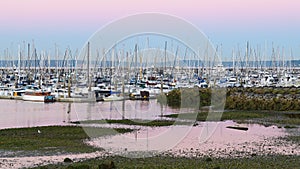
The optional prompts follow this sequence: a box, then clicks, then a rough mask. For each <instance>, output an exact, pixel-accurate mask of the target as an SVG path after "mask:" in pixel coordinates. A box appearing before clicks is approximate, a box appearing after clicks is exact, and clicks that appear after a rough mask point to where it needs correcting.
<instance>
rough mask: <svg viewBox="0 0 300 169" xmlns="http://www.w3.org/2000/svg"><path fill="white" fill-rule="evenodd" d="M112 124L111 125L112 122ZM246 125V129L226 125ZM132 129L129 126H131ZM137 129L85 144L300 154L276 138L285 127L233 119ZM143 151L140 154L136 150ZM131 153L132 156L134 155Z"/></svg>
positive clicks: (194, 152)
mask: <svg viewBox="0 0 300 169" xmlns="http://www.w3.org/2000/svg"><path fill="white" fill-rule="evenodd" d="M112 126H113V125H112ZM228 126H240V127H247V128H248V130H247V131H245V130H237V129H231V128H227V127H228ZM131 128H132V127H131ZM136 129H138V130H136V131H134V132H131V133H127V134H119V135H115V136H109V137H104V138H96V139H92V140H91V141H88V142H87V143H88V144H90V145H93V146H96V147H103V148H105V149H106V150H107V151H109V152H112V153H115V154H118V155H125V156H127V155H128V156H134V157H139V156H140V155H142V156H149V155H152V154H153V153H154V154H156V153H163V154H169V155H174V156H189V157H191V156H193V157H195V156H197V157H201V156H215V157H244V156H254V155H262V154H293V155H295V154H296V155H300V149H299V146H297V145H293V144H290V143H289V144H286V143H285V141H284V140H282V139H278V138H279V137H282V136H285V135H286V132H285V129H282V128H278V127H276V126H269V127H265V126H262V125H258V124H237V123H235V122H233V121H225V122H201V123H199V125H198V126H182V125H178V126H169V127H138V126H136ZM137 152H142V153H137ZM133 154H134V155H133Z"/></svg>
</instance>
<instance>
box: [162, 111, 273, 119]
mask: <svg viewBox="0 0 300 169" xmlns="http://www.w3.org/2000/svg"><path fill="white" fill-rule="evenodd" d="M271 115H272V114H271V113H269V112H246V111H243V112H238V111H234V112H226V111H225V112H211V116H212V118H211V119H216V120H217V121H219V120H221V121H224V120H238V121H242V120H251V119H260V118H265V117H270V116H271ZM178 116H179V114H170V115H165V116H164V117H169V118H177V117H178ZM195 116H197V118H196V120H197V121H210V119H207V116H208V112H199V113H182V114H180V116H179V117H180V118H182V119H190V120H193V117H195ZM214 116H215V117H216V118H214ZM219 116H221V119H217V117H219Z"/></svg>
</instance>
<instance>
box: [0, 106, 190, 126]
mask: <svg viewBox="0 0 300 169" xmlns="http://www.w3.org/2000/svg"><path fill="white" fill-rule="evenodd" d="M0 107H1V109H0V117H1V118H0V129H3V128H16V127H34V126H45V125H64V124H67V123H68V122H70V121H81V120H95V119H111V118H114V119H121V118H122V117H124V118H130V119H133V118H139V119H155V118H159V116H160V115H164V114H171V113H176V112H179V110H177V109H171V108H169V107H166V106H164V107H163V106H161V105H160V104H158V103H157V102H156V100H150V101H149V102H147V101H130V100H127V101H124V102H123V101H118V102H97V103H62V102H56V103H38V102H26V101H22V100H0ZM185 111H188V110H185Z"/></svg>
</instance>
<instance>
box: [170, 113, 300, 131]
mask: <svg viewBox="0 0 300 169" xmlns="http://www.w3.org/2000/svg"><path fill="white" fill-rule="evenodd" d="M299 115H300V113H289V112H270V111H256V112H254V111H225V112H223V113H222V112H211V114H210V116H211V118H207V117H208V112H199V113H182V114H180V116H179V114H170V115H165V116H164V117H168V118H180V119H187V120H194V119H195V117H197V118H196V120H197V121H219V120H221V121H224V120H233V121H236V122H238V123H242V122H251V123H258V124H262V125H265V126H269V125H277V126H278V127H284V128H286V129H291V128H297V127H298V126H299V125H300V118H299ZM220 116H221V119H219V117H220Z"/></svg>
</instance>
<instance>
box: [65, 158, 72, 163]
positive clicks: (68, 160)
mask: <svg viewBox="0 0 300 169" xmlns="http://www.w3.org/2000/svg"><path fill="white" fill-rule="evenodd" d="M64 162H65V163H72V162H73V160H71V159H70V158H68V157H67V158H65V159H64Z"/></svg>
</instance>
